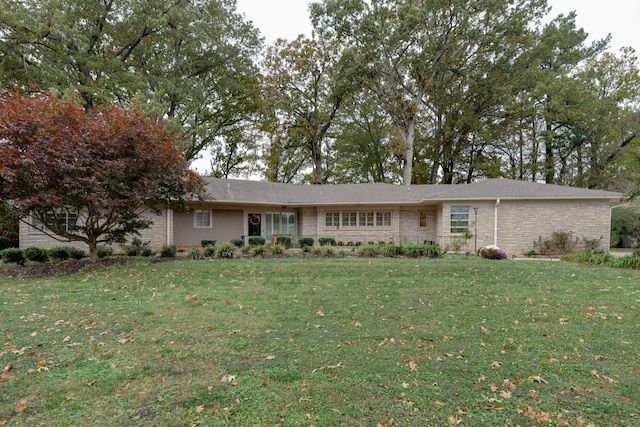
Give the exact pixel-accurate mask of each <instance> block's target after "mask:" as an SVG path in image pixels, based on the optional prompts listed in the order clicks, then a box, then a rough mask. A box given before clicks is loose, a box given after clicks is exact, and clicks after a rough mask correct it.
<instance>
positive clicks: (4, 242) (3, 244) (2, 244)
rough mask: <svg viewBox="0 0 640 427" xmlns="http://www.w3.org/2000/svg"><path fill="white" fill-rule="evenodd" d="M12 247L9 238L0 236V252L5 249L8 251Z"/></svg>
mask: <svg viewBox="0 0 640 427" xmlns="http://www.w3.org/2000/svg"><path fill="white" fill-rule="evenodd" d="M10 246H11V243H9V238H8V237H6V236H0V251H1V250H3V249H7V248H8V247H10Z"/></svg>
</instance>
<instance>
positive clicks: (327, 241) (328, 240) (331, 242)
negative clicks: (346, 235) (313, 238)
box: [318, 237, 336, 246]
mask: <svg viewBox="0 0 640 427" xmlns="http://www.w3.org/2000/svg"><path fill="white" fill-rule="evenodd" d="M318 244H319V245H320V246H335V245H336V239H334V238H333V237H320V238H318Z"/></svg>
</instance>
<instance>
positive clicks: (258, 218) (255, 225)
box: [248, 213, 262, 236]
mask: <svg viewBox="0 0 640 427" xmlns="http://www.w3.org/2000/svg"><path fill="white" fill-rule="evenodd" d="M248 221H249V236H260V235H261V234H262V215H261V214H259V213H250V214H249V218H248Z"/></svg>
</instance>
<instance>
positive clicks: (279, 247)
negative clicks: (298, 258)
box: [269, 243, 287, 255]
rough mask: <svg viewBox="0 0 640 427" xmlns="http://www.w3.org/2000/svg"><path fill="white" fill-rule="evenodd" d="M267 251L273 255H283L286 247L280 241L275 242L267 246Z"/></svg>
mask: <svg viewBox="0 0 640 427" xmlns="http://www.w3.org/2000/svg"><path fill="white" fill-rule="evenodd" d="M269 252H271V254H273V255H284V254H286V253H287V247H286V246H285V245H283V244H282V243H276V244H275V245H271V246H269Z"/></svg>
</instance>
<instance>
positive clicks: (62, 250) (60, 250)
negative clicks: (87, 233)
mask: <svg viewBox="0 0 640 427" xmlns="http://www.w3.org/2000/svg"><path fill="white" fill-rule="evenodd" d="M69 249H71V248H69V247H68V246H56V247H55V248H51V249H49V256H50V257H51V259H55V260H58V261H64V260H66V259H69V257H71V252H70V250H69Z"/></svg>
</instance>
